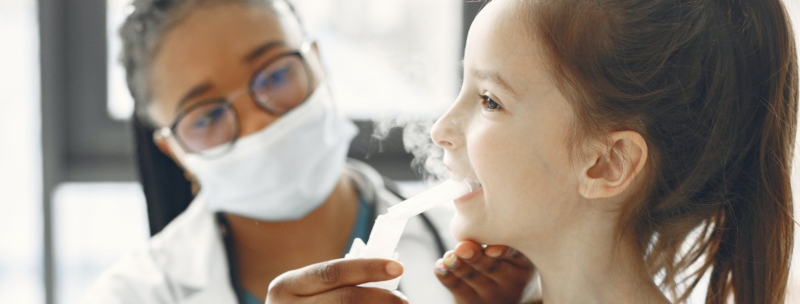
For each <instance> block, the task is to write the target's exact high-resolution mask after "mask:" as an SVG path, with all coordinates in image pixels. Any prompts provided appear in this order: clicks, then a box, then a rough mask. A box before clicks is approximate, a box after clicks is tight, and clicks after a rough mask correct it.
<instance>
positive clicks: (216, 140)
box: [175, 100, 236, 155]
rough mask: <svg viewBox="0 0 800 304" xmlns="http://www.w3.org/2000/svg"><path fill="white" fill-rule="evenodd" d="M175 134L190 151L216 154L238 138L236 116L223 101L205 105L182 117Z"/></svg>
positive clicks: (176, 126)
mask: <svg viewBox="0 0 800 304" xmlns="http://www.w3.org/2000/svg"><path fill="white" fill-rule="evenodd" d="M175 133H176V134H177V136H178V138H179V139H180V140H181V141H182V142H183V144H184V145H186V148H187V149H188V150H190V151H192V152H195V153H200V154H204V155H206V154H214V153H213V151H217V150H224V149H222V147H224V146H225V145H227V144H229V143H231V142H232V141H233V139H234V138H235V137H236V114H235V113H234V111H233V109H231V107H230V106H228V105H227V104H226V103H225V102H223V101H221V100H220V101H214V102H208V103H203V104H200V105H198V106H196V107H194V108H192V109H191V110H189V112H187V113H186V114H185V115H184V116H183V117H181V119H180V120H179V121H178V124H176V125H175ZM214 148H218V149H214Z"/></svg>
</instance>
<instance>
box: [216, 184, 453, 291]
mask: <svg viewBox="0 0 800 304" xmlns="http://www.w3.org/2000/svg"><path fill="white" fill-rule="evenodd" d="M383 183H384V187H385V188H386V190H388V191H389V192H390V193H392V194H394V195H395V196H397V197H398V198H400V200H404V199H405V197H404V196H403V195H402V194H400V191H399V189H398V188H397V184H396V183H395V182H394V181H392V180H390V179H387V178H384V179H383ZM370 205H371V206H373V208H371V209H372V222H373V223H374V222H375V219H376V218H378V211H377V209H378V208H376V206H377V205H378V196H377V195H375V197H374V198H373V201H372V202H370ZM214 216H215V218H216V222H217V228H218V229H217V230H218V231H219V233H220V235H221V236H222V243H223V245H224V246H225V256H226V257H227V259H228V269H229V274H230V280H231V287H233V291H234V293H235V294H236V299H237V301H238V302H239V303H240V304H244V299H242V294H241V293H240V292H239V291H241V290H242V282H241V281H240V278H239V267H238V265H237V264H236V258H235V254H234V252H233V248H234V247H233V237H231V235H230V233H229V231H230V225H229V224H228V220H227V219H225V216H224V215H223V214H222V213H221V212H217V213H215V214H214ZM419 216H420V219H421V220H422V223H423V225H424V226H425V229H426V230H428V231H429V232H430V233H431V236H433V241H434V242H435V243H436V249H437V250H438V251H439V256H444V253H445V252H446V251H447V249H446V247H445V246H444V240H443V239H442V236H441V235H440V234H439V231H438V230H437V229H436V226H434V225H433V221H431V219H430V217H428V216H427V215H426V214H425V213H421V214H420V215H419ZM369 230H372V227H369ZM401 287H402V286H401ZM401 287H398V288H397V289H398V290H400V289H401Z"/></svg>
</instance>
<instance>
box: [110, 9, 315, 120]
mask: <svg viewBox="0 0 800 304" xmlns="http://www.w3.org/2000/svg"><path fill="white" fill-rule="evenodd" d="M279 3H280V4H285V5H286V6H288V8H289V11H290V12H291V14H292V15H293V16H294V17H295V18H297V20H298V21H299V20H300V19H299V16H298V15H297V13H296V11H295V9H294V7H293V6H292V5H291V3H289V2H288V1H286V0H133V3H132V4H131V6H133V12H131V14H130V15H128V17H127V18H126V19H125V22H124V23H123V24H122V27H120V29H119V35H120V38H122V53H121V54H120V62H121V63H122V65H123V66H124V67H125V75H126V80H127V83H128V89H129V90H130V92H131V96H133V99H134V102H135V109H136V112H135V115H136V116H137V118H138V119H139V120H140V121H142V122H145V123H149V124H152V121H151V120H150V118H149V116H148V115H147V111H146V109H147V105H148V104H149V102H150V100H151V98H152V96H150V93H151V91H150V87H149V85H150V83H149V78H150V75H149V74H150V69H151V64H152V61H153V59H154V58H155V56H156V54H157V53H158V49H159V45H160V44H161V39H162V37H163V36H164V34H166V33H167V32H168V31H169V30H170V29H172V28H173V27H174V26H175V25H177V24H179V23H180V22H181V21H182V20H183V19H184V18H185V17H186V16H188V15H189V14H190V13H191V12H193V11H194V10H195V9H197V8H200V7H203V6H206V5H209V4H238V5H251V6H254V7H262V8H266V9H270V10H272V11H274V12H276V13H277V12H278V11H279V10H276V5H277V4H279Z"/></svg>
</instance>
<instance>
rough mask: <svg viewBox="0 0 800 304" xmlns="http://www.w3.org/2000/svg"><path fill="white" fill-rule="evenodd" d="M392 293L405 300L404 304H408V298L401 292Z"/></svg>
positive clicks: (394, 291) (393, 291)
mask: <svg viewBox="0 0 800 304" xmlns="http://www.w3.org/2000/svg"><path fill="white" fill-rule="evenodd" d="M392 293H393V294H394V295H396V296H397V297H398V298H400V299H401V300H403V302H405V303H408V297H406V295H405V294H403V293H402V292H400V291H399V290H392Z"/></svg>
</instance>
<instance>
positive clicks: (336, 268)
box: [265, 259, 408, 304]
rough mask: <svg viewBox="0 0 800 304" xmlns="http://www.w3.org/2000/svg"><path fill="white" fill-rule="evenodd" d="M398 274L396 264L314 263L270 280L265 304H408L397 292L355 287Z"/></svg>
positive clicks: (400, 270) (373, 261)
mask: <svg viewBox="0 0 800 304" xmlns="http://www.w3.org/2000/svg"><path fill="white" fill-rule="evenodd" d="M402 273H403V266H401V265H400V263H397V262H395V261H389V260H382V259H352V260H344V259H338V260H331V261H327V262H322V263H317V264H313V265H309V266H306V267H303V268H300V269H295V270H292V271H288V272H285V273H283V274H281V275H280V276H278V277H277V278H275V279H274V280H272V283H270V284H269V290H267V301H266V303H265V304H282V303H292V304H294V303H336V304H344V303H397V304H400V303H405V304H408V300H406V298H405V296H404V295H403V294H401V293H400V292H397V291H395V292H389V291H387V290H384V289H378V288H364V287H357V286H356V285H358V284H362V283H367V282H377V281H385V280H389V279H393V278H396V277H398V276H400V274H402Z"/></svg>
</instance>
